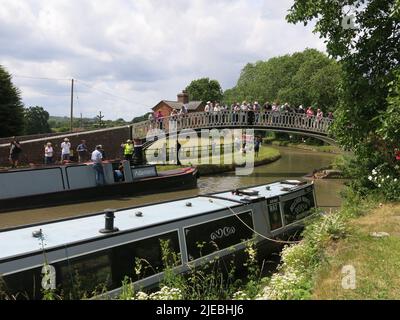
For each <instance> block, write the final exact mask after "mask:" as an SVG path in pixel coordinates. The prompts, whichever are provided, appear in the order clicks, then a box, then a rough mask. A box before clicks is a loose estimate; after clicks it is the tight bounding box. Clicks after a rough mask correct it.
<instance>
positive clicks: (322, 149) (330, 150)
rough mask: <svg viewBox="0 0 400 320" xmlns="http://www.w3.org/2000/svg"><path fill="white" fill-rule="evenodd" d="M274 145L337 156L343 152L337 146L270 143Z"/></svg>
mask: <svg viewBox="0 0 400 320" xmlns="http://www.w3.org/2000/svg"><path fill="white" fill-rule="evenodd" d="M269 142H270V143H271V144H272V145H274V146H280V147H291V148H297V149H303V150H309V151H316V152H328V153H335V154H340V153H342V151H341V150H340V149H339V148H338V147H336V146H331V145H328V146H316V145H310V144H305V143H302V142H290V141H286V140H283V141H282V140H273V141H269Z"/></svg>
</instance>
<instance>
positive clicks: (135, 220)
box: [0, 181, 299, 260]
mask: <svg viewBox="0 0 400 320" xmlns="http://www.w3.org/2000/svg"><path fill="white" fill-rule="evenodd" d="M297 182H299V181H297ZM267 186H268V187H269V190H267ZM298 186H299V184H296V183H294V184H293V181H292V182H290V183H289V182H288V183H284V182H276V183H271V184H265V185H261V186H256V187H249V188H245V189H241V190H247V189H249V190H251V191H254V190H256V191H258V195H256V196H254V197H253V198H260V197H262V198H264V197H265V198H270V197H275V196H280V195H283V194H285V193H288V192H290V191H291V190H294V188H298ZM285 188H286V189H285ZM288 189H291V190H288ZM245 198H246V196H244V195H235V194H232V191H228V192H221V193H216V194H209V195H205V196H197V197H192V198H186V199H181V200H175V201H167V202H163V203H158V204H151V205H146V206H140V207H135V208H129V209H121V210H120V211H116V212H115V220H114V226H115V227H117V228H119V231H122V232H123V231H134V230H138V229H143V228H146V227H151V226H153V225H159V224H165V223H168V222H172V221H175V220H180V219H185V218H190V217H194V216H198V215H201V214H204V213H208V212H213V211H217V210H221V209H225V208H226V207H234V206H237V205H240V204H242V203H243V200H245ZM189 202H190V203H191V206H187V204H188V203H189ZM54 210H57V209H54ZM137 212H141V213H142V216H140V217H139V216H137V215H136V213H137ZM104 221H105V220H104V212H101V213H98V214H92V215H90V216H84V217H74V218H68V219H65V220H60V221H53V222H43V223H42V224H35V225H29V226H21V227H17V228H14V229H9V230H4V231H1V230H0V243H1V246H0V260H2V259H5V258H10V257H13V256H18V255H22V254H27V253H31V252H35V251H41V250H42V243H41V241H40V239H38V238H35V237H34V236H33V235H32V233H33V232H36V231H38V230H40V229H42V234H43V237H44V244H45V248H46V250H48V249H52V248H55V247H58V246H63V245H65V244H72V243H77V242H80V241H85V240H89V239H94V238H101V237H104V236H105V235H104V234H102V233H100V232H99V230H100V229H102V228H104Z"/></svg>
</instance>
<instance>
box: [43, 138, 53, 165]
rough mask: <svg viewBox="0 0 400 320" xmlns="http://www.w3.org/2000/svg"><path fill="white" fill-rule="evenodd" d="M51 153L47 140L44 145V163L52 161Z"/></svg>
mask: <svg viewBox="0 0 400 320" xmlns="http://www.w3.org/2000/svg"><path fill="white" fill-rule="evenodd" d="M53 154H54V150H53V147H52V145H51V142H47V143H46V145H45V146H44V164H46V165H48V164H52V163H53Z"/></svg>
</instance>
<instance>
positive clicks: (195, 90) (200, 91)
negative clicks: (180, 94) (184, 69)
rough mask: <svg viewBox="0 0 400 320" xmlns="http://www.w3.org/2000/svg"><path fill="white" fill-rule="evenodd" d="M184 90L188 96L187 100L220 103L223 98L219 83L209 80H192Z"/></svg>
mask: <svg viewBox="0 0 400 320" xmlns="http://www.w3.org/2000/svg"><path fill="white" fill-rule="evenodd" d="M185 90H186V91H187V93H188V94H189V100H196V101H203V102H206V101H208V100H210V101H221V99H222V97H223V95H222V89H221V86H220V84H219V82H218V81H217V80H210V79H209V78H201V79H197V80H193V81H192V82H191V83H190V84H189V85H188V86H187V87H186V89H185Z"/></svg>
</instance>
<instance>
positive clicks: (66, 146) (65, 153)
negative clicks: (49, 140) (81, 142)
mask: <svg viewBox="0 0 400 320" xmlns="http://www.w3.org/2000/svg"><path fill="white" fill-rule="evenodd" d="M70 153H71V143H70V142H69V139H68V138H65V139H64V142H63V143H61V161H64V160H69V156H70Z"/></svg>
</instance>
